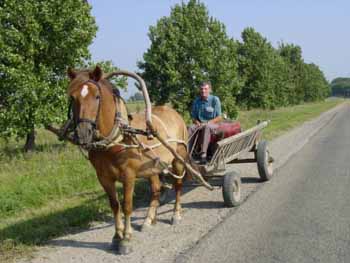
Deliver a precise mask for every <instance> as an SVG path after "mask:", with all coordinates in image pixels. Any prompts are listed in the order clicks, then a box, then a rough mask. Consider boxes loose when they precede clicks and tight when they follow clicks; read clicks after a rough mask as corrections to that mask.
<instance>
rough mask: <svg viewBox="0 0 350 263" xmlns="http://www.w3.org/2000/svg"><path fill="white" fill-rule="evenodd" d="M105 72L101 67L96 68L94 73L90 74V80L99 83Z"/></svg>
mask: <svg viewBox="0 0 350 263" xmlns="http://www.w3.org/2000/svg"><path fill="white" fill-rule="evenodd" d="M102 75H103V72H102V69H101V68H100V67H99V66H96V67H95V69H94V71H93V72H90V79H92V80H94V81H96V82H98V81H99V80H100V79H101V78H102Z"/></svg>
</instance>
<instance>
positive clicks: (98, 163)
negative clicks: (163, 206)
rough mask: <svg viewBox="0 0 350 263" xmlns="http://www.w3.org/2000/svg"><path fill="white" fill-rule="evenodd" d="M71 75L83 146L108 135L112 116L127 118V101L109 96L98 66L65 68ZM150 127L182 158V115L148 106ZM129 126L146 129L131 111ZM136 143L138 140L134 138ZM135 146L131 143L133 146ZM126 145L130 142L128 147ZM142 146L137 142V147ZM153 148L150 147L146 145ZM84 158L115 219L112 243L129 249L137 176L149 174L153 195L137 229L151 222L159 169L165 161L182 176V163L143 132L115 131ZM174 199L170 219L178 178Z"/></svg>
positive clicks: (177, 185)
mask: <svg viewBox="0 0 350 263" xmlns="http://www.w3.org/2000/svg"><path fill="white" fill-rule="evenodd" d="M68 75H69V77H70V79H71V81H70V84H69V87H68V95H69V96H70V97H71V98H72V101H73V115H74V120H75V124H76V128H75V132H76V137H77V138H76V139H77V143H78V144H80V145H81V146H82V147H84V146H86V145H89V144H90V143H91V142H93V141H94V140H95V139H94V133H96V130H98V133H99V134H101V135H102V136H103V137H108V135H109V134H110V133H111V131H112V129H113V128H114V126H115V125H114V124H115V119H116V116H118V118H119V120H120V119H122V120H123V121H124V122H127V120H128V119H127V112H126V105H125V103H124V101H123V100H121V99H119V98H118V97H117V96H114V95H113V87H112V85H111V83H110V82H109V81H108V80H107V79H105V78H103V73H102V70H101V69H100V68H99V67H96V68H95V69H94V70H93V71H73V70H68ZM152 122H153V126H154V127H155V128H156V130H157V131H158V132H159V134H160V135H161V136H162V137H163V138H168V139H169V140H168V141H169V144H170V145H171V146H172V148H173V149H174V150H175V151H176V152H177V153H178V154H179V155H180V156H181V157H182V158H183V159H186V158H187V149H186V144H184V143H183V142H186V141H187V136H188V135H187V129H186V124H185V122H184V121H183V119H182V118H181V116H180V115H179V114H178V113H177V112H176V111H174V110H173V109H171V108H169V107H166V106H159V107H154V108H153V109H152ZM129 125H130V126H131V127H133V128H138V129H143V130H145V129H146V125H145V116H144V114H135V115H133V118H132V120H131V121H130V123H129ZM136 142H137V143H136ZM137 145H138V146H140V147H136V146H137ZM129 146H130V147H129ZM141 146H142V147H141ZM151 148H152V149H151ZM89 160H90V162H91V163H92V165H93V166H94V168H95V170H96V174H97V177H98V180H99V182H100V184H101V185H102V187H103V189H104V190H105V192H106V193H107V195H108V198H109V202H110V206H111V209H112V211H113V214H114V218H115V235H114V237H113V244H114V245H117V249H118V250H119V253H128V252H130V251H131V249H130V246H129V243H130V242H128V241H130V239H131V235H132V227H131V221H130V217H131V213H132V209H133V192H134V185H135V179H136V178H137V177H144V178H148V179H149V181H150V183H151V189H152V197H151V202H150V207H149V210H148V213H147V217H146V219H145V221H144V223H143V227H142V229H145V228H147V227H149V226H150V225H151V224H154V223H155V222H156V215H157V207H158V206H159V195H160V188H161V182H160V179H159V174H160V173H161V172H162V171H163V170H164V168H163V167H164V164H168V165H170V164H171V168H170V169H171V172H172V173H173V174H176V175H177V176H179V178H181V177H182V176H183V174H184V173H185V170H184V166H183V165H182V164H181V163H180V162H179V161H177V160H176V159H174V157H173V155H172V154H171V153H170V152H169V151H168V150H167V149H166V148H165V147H164V146H162V145H161V144H160V143H159V141H158V140H157V139H155V138H153V139H150V138H147V137H146V136H143V135H137V136H131V135H126V134H120V138H119V139H118V143H116V144H114V146H112V147H109V148H107V149H104V150H96V149H90V150H89ZM116 181H120V182H121V183H122V184H123V192H124V203H123V212H124V223H123V221H122V215H121V207H120V203H119V201H118V197H117V193H116V188H115V182H116ZM174 188H175V191H176V202H175V207H174V213H173V217H172V222H173V223H177V222H178V221H179V220H180V219H181V214H180V212H181V211H180V210H181V205H180V194H181V189H182V179H174Z"/></svg>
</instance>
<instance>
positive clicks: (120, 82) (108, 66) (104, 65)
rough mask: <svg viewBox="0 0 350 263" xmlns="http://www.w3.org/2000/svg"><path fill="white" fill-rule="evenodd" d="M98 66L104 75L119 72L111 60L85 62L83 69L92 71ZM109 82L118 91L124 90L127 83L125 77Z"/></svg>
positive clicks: (112, 79) (114, 78)
mask: <svg viewBox="0 0 350 263" xmlns="http://www.w3.org/2000/svg"><path fill="white" fill-rule="evenodd" d="M97 65H98V66H100V67H101V69H102V71H103V73H104V74H108V73H111V72H114V71H117V70H119V68H118V67H117V66H115V65H114V64H113V62H112V61H111V60H102V61H98V62H95V61H87V62H86V65H85V66H84V67H85V68H90V69H94V68H95V67H96V66H97ZM110 82H111V83H112V84H113V85H114V86H115V87H118V88H120V89H123V90H126V88H127V85H128V82H127V78H126V77H117V78H116V77H113V78H111V79H110Z"/></svg>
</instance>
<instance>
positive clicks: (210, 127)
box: [188, 123, 219, 157]
mask: <svg viewBox="0 0 350 263" xmlns="http://www.w3.org/2000/svg"><path fill="white" fill-rule="evenodd" d="M218 127H219V125H217V124H211V123H210V124H205V125H204V124H203V125H201V126H198V125H191V126H190V127H189V128H188V133H189V136H190V137H191V136H192V135H193V137H192V138H191V140H190V142H189V149H190V150H191V149H192V147H196V145H193V143H194V140H195V138H196V136H197V135H196V134H194V133H195V132H198V133H199V134H198V136H199V137H198V141H197V144H199V145H200V147H199V148H200V155H201V156H202V157H203V156H204V157H206V155H207V151H208V147H209V143H210V137H211V135H212V134H215V132H216V129H217V128H218Z"/></svg>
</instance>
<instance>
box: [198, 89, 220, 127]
mask: <svg viewBox="0 0 350 263" xmlns="http://www.w3.org/2000/svg"><path fill="white" fill-rule="evenodd" d="M220 115H221V103H220V100H219V98H218V97H216V96H213V95H209V97H208V98H207V99H206V100H205V99H202V98H201V97H197V98H196V99H195V100H194V102H193V104H192V112H191V117H192V119H194V120H199V121H200V122H208V121H210V120H212V119H214V118H216V117H218V116H220Z"/></svg>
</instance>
